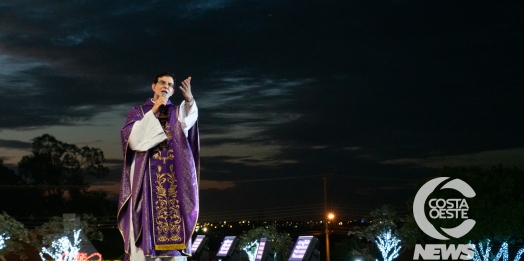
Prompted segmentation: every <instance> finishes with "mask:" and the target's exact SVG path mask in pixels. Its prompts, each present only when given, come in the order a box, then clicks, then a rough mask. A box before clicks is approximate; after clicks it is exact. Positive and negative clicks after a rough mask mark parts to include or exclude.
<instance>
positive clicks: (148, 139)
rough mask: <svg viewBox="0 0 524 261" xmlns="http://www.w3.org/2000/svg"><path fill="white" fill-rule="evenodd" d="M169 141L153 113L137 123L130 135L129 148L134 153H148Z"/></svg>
mask: <svg viewBox="0 0 524 261" xmlns="http://www.w3.org/2000/svg"><path fill="white" fill-rule="evenodd" d="M165 139H167V136H166V134H165V133H164V130H163V129H162V125H160V122H159V121H158V119H157V118H156V116H155V114H153V112H152V111H149V112H147V113H146V114H144V118H142V119H141V120H139V121H136V122H135V124H134V125H133V129H132V130H131V134H130V135H129V147H130V148H131V149H132V150H134V151H147V150H149V149H151V148H153V147H154V146H156V145H158V144H159V143H160V142H162V141H164V140H165Z"/></svg>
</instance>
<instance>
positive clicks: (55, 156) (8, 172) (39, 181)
mask: <svg viewBox="0 0 524 261" xmlns="http://www.w3.org/2000/svg"><path fill="white" fill-rule="evenodd" d="M104 160H105V158H104V153H103V152H102V150H100V149H98V148H92V147H88V146H84V147H78V146H76V145H74V144H68V143H65V142H62V141H59V140H57V139H56V138H55V137H53V136H51V135H49V134H44V135H42V136H39V137H36V138H33V139H32V149H31V154H30V155H27V156H24V157H23V158H22V159H21V160H20V162H19V163H18V173H17V172H15V171H14V170H12V169H9V168H7V167H6V166H5V165H4V164H3V161H2V160H1V159H0V188H1V189H0V198H1V199H2V200H0V211H3V212H6V213H7V214H9V215H10V216H12V217H15V218H16V219H17V220H20V221H23V222H31V221H33V222H37V223H38V222H39V221H41V222H45V221H47V220H48V219H49V217H52V216H62V214H63V213H89V214H92V215H94V216H114V215H115V212H116V202H114V201H111V200H109V199H108V198H107V194H106V193H104V192H100V191H90V190H88V189H89V184H88V182H87V179H88V178H91V177H94V178H103V177H106V176H107V175H108V173H109V168H108V167H105V166H104V165H103V163H104Z"/></svg>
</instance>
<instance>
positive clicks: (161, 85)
mask: <svg viewBox="0 0 524 261" xmlns="http://www.w3.org/2000/svg"><path fill="white" fill-rule="evenodd" d="M174 84H175V82H174V81H173V78H172V77H169V76H162V77H160V78H158V80H157V82H156V83H153V84H152V86H151V88H152V89H153V92H154V93H155V97H154V99H155V100H156V99H157V98H159V97H162V94H164V93H167V96H168V97H169V96H171V95H173V93H174V92H175V89H174V88H173V85H174Z"/></svg>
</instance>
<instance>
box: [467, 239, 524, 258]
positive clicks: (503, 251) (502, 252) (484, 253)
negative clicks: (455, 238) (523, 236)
mask: <svg viewBox="0 0 524 261" xmlns="http://www.w3.org/2000/svg"><path fill="white" fill-rule="evenodd" d="M490 243H491V242H490V240H489V239H488V240H486V245H485V246H484V245H483V243H482V242H481V243H478V244H476V245H473V246H474V248H473V251H474V255H473V257H471V256H468V257H469V258H471V260H473V261H499V260H500V261H508V260H509V253H508V243H506V242H504V243H502V245H501V246H500V249H499V252H498V253H497V255H495V257H494V258H493V259H490V258H491V257H493V255H492V254H491V244H490ZM470 244H471V242H470ZM522 254H524V248H521V249H520V250H519V251H518V252H517V253H516V255H515V258H514V259H513V261H519V260H520V257H521V256H522ZM501 259H502V260H501Z"/></svg>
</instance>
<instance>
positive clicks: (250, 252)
mask: <svg viewBox="0 0 524 261" xmlns="http://www.w3.org/2000/svg"><path fill="white" fill-rule="evenodd" d="M253 248H254V249H255V250H254V251H253V250H252V249H253ZM257 249H258V241H256V240H255V241H253V242H250V243H248V244H247V245H246V246H245V247H244V248H242V250H244V251H246V253H247V256H248V257H249V260H250V261H255V255H256V252H257Z"/></svg>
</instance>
